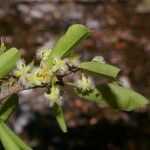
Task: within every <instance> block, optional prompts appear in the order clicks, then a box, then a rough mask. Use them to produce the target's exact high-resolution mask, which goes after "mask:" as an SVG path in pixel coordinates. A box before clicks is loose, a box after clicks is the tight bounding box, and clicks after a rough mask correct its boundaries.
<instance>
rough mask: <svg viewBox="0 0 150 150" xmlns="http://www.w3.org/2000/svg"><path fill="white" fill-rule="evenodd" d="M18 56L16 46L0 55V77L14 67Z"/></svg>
mask: <svg viewBox="0 0 150 150" xmlns="http://www.w3.org/2000/svg"><path fill="white" fill-rule="evenodd" d="M20 57H21V55H20V52H19V51H18V50H17V49H16V48H11V49H9V50H7V51H6V52H5V53H3V54H2V55H0V79H1V78H3V77H4V76H5V75H7V74H8V73H9V72H10V71H11V70H12V69H13V68H14V67H15V65H16V62H17V61H18V60H19V59H20Z"/></svg>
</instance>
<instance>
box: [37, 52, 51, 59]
mask: <svg viewBox="0 0 150 150" xmlns="http://www.w3.org/2000/svg"><path fill="white" fill-rule="evenodd" d="M50 53H51V50H46V49H39V50H37V52H36V56H37V58H38V59H40V60H42V61H47V59H48V56H49V54H50Z"/></svg>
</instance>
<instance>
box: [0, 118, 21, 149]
mask: <svg viewBox="0 0 150 150" xmlns="http://www.w3.org/2000/svg"><path fill="white" fill-rule="evenodd" d="M0 140H1V142H2V145H3V146H4V148H5V150H21V149H20V148H19V147H18V145H17V144H16V143H15V142H14V141H13V139H12V138H11V137H10V136H9V135H8V134H7V132H6V131H5V129H4V127H3V125H2V121H0Z"/></svg>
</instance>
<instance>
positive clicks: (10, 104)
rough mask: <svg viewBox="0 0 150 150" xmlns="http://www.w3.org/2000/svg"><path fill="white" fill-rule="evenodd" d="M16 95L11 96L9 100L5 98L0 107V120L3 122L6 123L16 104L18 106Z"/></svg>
mask: <svg viewBox="0 0 150 150" xmlns="http://www.w3.org/2000/svg"><path fill="white" fill-rule="evenodd" d="M18 100H19V98H18V95H17V94H13V95H11V96H10V97H9V98H7V99H6V100H5V102H4V104H3V105H2V106H1V107H0V119H1V120H3V121H7V120H8V118H9V117H10V116H11V114H12V113H13V112H14V110H15V108H16V106H17V104H18Z"/></svg>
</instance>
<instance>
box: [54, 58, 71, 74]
mask: <svg viewBox="0 0 150 150" xmlns="http://www.w3.org/2000/svg"><path fill="white" fill-rule="evenodd" d="M68 61H69V60H68V59H67V58H65V59H61V58H59V57H55V58H54V60H53V64H54V66H53V67H52V71H53V72H57V71H58V72H60V73H61V74H64V73H65V72H67V71H68V65H67V63H68Z"/></svg>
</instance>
